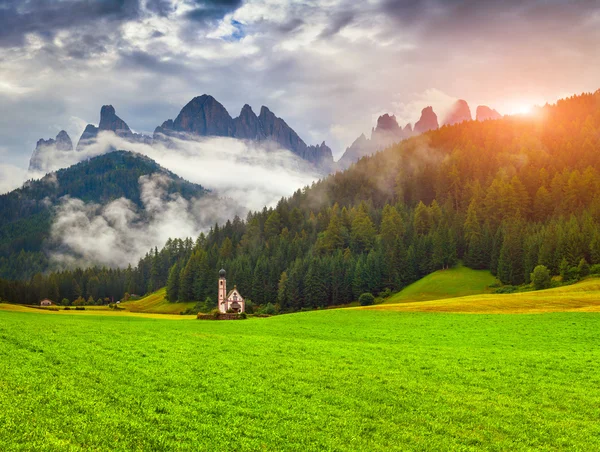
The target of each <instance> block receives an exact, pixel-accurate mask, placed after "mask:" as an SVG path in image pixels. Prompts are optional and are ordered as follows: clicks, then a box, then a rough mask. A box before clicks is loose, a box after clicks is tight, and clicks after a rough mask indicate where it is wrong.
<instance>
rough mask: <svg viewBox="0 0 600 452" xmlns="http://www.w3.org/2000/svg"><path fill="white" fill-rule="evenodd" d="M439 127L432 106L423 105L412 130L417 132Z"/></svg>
mask: <svg viewBox="0 0 600 452" xmlns="http://www.w3.org/2000/svg"><path fill="white" fill-rule="evenodd" d="M439 127H440V126H439V124H438V119H437V115H436V114H435V113H434V111H433V107H425V108H424V109H423V110H422V111H421V118H420V119H419V120H418V121H417V123H416V124H415V128H414V132H415V133H417V134H419V133H424V132H427V131H429V130H435V129H438V128H439Z"/></svg>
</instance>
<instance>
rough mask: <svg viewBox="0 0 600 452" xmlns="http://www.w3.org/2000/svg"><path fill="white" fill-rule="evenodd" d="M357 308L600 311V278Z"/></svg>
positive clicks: (389, 309) (492, 311) (475, 312)
mask: <svg viewBox="0 0 600 452" xmlns="http://www.w3.org/2000/svg"><path fill="white" fill-rule="evenodd" d="M358 309H375V310H386V311H399V312H400V311H404V312H455V313H467V314H479V313H483V314H527V313H531V314H534V313H544V312H573V311H580V312H600V279H599V278H592V279H588V280H585V281H581V282H579V283H577V284H573V285H571V286H563V287H557V288H554V289H547V290H540V291H534V292H523V293H513V294H480V295H473V296H468V297H460V298H449V299H441V300H433V301H424V302H404V303H397V304H380V305H376V306H367V307H361V308H358Z"/></svg>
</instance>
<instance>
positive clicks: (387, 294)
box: [379, 287, 392, 298]
mask: <svg viewBox="0 0 600 452" xmlns="http://www.w3.org/2000/svg"><path fill="white" fill-rule="evenodd" d="M391 295H392V289H390V288H389V287H386V288H385V289H383V290H382V291H381V292H379V296H380V297H381V298H389V297H390V296H391Z"/></svg>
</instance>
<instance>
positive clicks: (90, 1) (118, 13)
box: [0, 0, 139, 47]
mask: <svg viewBox="0 0 600 452" xmlns="http://www.w3.org/2000/svg"><path fill="white" fill-rule="evenodd" d="M138 14H139V0H61V1H55V0H24V1H23V0H3V1H2V3H0V46H2V47H7V46H19V45H21V44H23V38H24V36H25V35H26V34H27V33H37V34H39V35H40V36H42V37H45V38H46V39H51V38H52V37H53V36H54V34H55V33H56V32H57V31H59V30H63V29H69V28H73V27H83V26H85V25H88V24H90V23H92V22H96V21H98V20H100V19H106V20H115V21H123V20H131V19H133V18H135V17H136V16H137V15H138Z"/></svg>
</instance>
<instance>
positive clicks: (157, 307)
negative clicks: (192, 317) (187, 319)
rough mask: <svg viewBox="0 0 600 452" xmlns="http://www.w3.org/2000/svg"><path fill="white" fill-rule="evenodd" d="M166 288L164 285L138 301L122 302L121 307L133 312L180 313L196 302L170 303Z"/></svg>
mask: <svg viewBox="0 0 600 452" xmlns="http://www.w3.org/2000/svg"><path fill="white" fill-rule="evenodd" d="M166 295H167V291H166V289H165V288H164V287H163V288H162V289H160V290H157V291H156V292H154V293H151V294H150V295H148V296H146V297H144V298H141V299H139V300H136V301H127V302H125V303H121V307H122V308H125V309H127V310H128V311H131V312H151V313H155V314H179V313H180V312H182V311H185V310H186V309H188V308H193V307H194V304H195V302H190V303H169V301H168V300H167V299H166V298H165V297H166Z"/></svg>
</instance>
